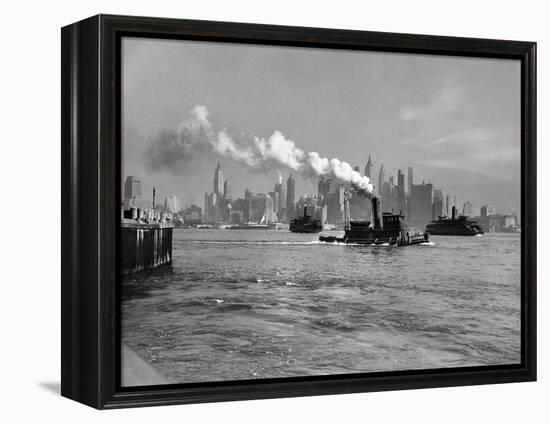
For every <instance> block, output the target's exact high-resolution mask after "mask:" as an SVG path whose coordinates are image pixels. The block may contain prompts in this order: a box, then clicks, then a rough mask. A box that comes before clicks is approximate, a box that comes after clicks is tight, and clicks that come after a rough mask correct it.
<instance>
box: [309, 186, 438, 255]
mask: <svg viewBox="0 0 550 424" xmlns="http://www.w3.org/2000/svg"><path fill="white" fill-rule="evenodd" d="M349 197H350V195H349V192H346V193H345V196H344V236H343V237H335V236H320V237H319V240H320V241H324V242H327V243H348V244H371V245H372V244H374V245H380V244H382V245H388V246H411V245H413V244H421V243H426V242H429V240H430V235H429V233H427V232H421V231H420V230H419V229H417V228H410V227H408V226H407V224H405V216H404V215H403V214H402V213H399V214H394V213H388V212H385V213H383V214H380V199H379V198H378V197H373V198H372V200H371V202H372V216H373V221H374V222H373V225H371V223H370V221H351V220H350V218H349V216H350V215H349Z"/></svg>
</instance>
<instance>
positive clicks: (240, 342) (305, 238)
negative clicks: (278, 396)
mask: <svg viewBox="0 0 550 424" xmlns="http://www.w3.org/2000/svg"><path fill="white" fill-rule="evenodd" d="M330 234H333V235H341V234H342V233H338V232H330ZM317 240H318V235H317V234H293V233H289V232H287V231H273V230H271V231H269V230H183V229H175V230H174V241H173V243H174V244H173V265H172V267H169V268H164V269H160V270H154V271H151V272H145V273H141V274H137V275H132V276H127V277H124V279H123V281H122V299H123V300H122V341H123V342H124V343H125V344H126V345H127V346H129V347H130V348H131V349H132V350H133V351H134V352H136V353H137V354H138V355H139V356H140V357H141V358H142V359H144V360H145V361H146V362H147V363H149V364H150V365H151V367H152V368H153V369H154V370H156V371H157V372H158V374H160V375H161V376H162V377H164V378H165V379H166V381H167V382H170V383H191V382H205V381H223V380H243V379H255V378H272V377H293V376H306V375H327V374H346V373H357V372H374V371H394V370H407V369H429V368H442V367H462V366H477V365H502V364H513V363H519V362H520V351H521V349H520V235H519V234H486V235H484V236H482V237H443V236H432V237H431V243H430V244H425V245H419V246H410V247H392V246H351V245H333V244H324V243H319V242H318V241H317Z"/></svg>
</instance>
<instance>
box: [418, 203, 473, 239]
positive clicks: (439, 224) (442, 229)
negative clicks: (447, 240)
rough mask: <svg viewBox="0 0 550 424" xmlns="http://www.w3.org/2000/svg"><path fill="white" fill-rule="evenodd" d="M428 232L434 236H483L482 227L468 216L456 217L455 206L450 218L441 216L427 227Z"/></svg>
mask: <svg viewBox="0 0 550 424" xmlns="http://www.w3.org/2000/svg"><path fill="white" fill-rule="evenodd" d="M426 231H427V232H429V233H430V234H432V235H434V236H477V235H481V234H483V228H482V227H481V225H480V224H479V223H478V222H477V221H474V220H473V219H471V218H468V217H467V216H464V215H460V216H458V217H457V216H456V208H455V207H454V206H453V210H452V215H451V217H450V218H448V217H445V216H440V217H439V218H438V219H437V220H434V221H432V222H430V223H429V224H428V225H426Z"/></svg>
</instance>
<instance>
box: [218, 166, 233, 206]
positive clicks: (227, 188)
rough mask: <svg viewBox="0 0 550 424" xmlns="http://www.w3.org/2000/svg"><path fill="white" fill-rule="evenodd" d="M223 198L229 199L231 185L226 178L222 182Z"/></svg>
mask: <svg viewBox="0 0 550 424" xmlns="http://www.w3.org/2000/svg"><path fill="white" fill-rule="evenodd" d="M220 172H221V171H220ZM223 198H224V199H225V200H231V186H230V185H229V181H228V180H225V181H224V183H223Z"/></svg>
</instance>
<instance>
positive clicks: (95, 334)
mask: <svg viewBox="0 0 550 424" xmlns="http://www.w3.org/2000/svg"><path fill="white" fill-rule="evenodd" d="M124 35H132V36H139V37H149V38H172V39H187V40H204V41H216V42H237V43H252V44H260V45H262V44H263V45H270V44H271V45H279V46H302V47H313V48H314V47H322V48H329V49H347V50H367V51H385V52H402V53H423V54H430V55H451V56H468V57H480V58H481V57H483V58H510V59H518V60H520V61H521V147H522V148H521V194H522V209H521V223H522V234H521V248H522V252H521V344H522V349H521V358H522V359H521V364H519V365H506V366H483V367H465V368H445V369H430V370H421V371H400V372H378V373H368V374H348V375H332V376H319V377H300V378H284V379H269V380H246V381H244V380H243V381H228V382H217V383H204V384H202V383H200V384H199V383H193V384H177V385H172V384H171V385H162V386H139V387H134V388H121V386H120V359H119V358H120V355H119V353H120V326H119V324H120V322H119V321H120V320H119V317H120V298H119V296H120V290H119V285H118V283H119V274H118V269H117V268H118V265H117V264H118V257H119V247H118V239H119V230H120V229H119V226H120V223H119V221H120V219H119V217H120V211H119V205H120V190H119V189H120V185H119V184H120V97H121V93H120V54H119V53H120V51H119V50H120V49H119V47H120V40H121V37H122V36H124ZM61 45H62V60H61V69H62V74H61V79H62V92H61V100H62V102H61V103H62V106H61V117H62V124H61V136H62V137H61V146H62V149H61V150H62V153H61V154H62V158H61V159H62V171H61V181H62V202H61V210H62V232H61V238H62V264H61V270H62V281H61V298H62V302H61V303H62V310H61V313H62V323H61V330H62V345H61V352H62V357H61V365H62V367H61V394H62V395H63V396H65V397H68V398H71V399H74V400H76V401H78V402H82V403H84V404H86V405H89V406H92V407H94V408H99V409H103V408H120V407H135V406H147V405H168V404H182V403H197V402H214V401H230V400H243V399H262V398H277V397H290V396H309V395H326V394H338V393H354V392H365V391H381V390H402V389H415V388H427V387H444V386H461V385H476V384H494V383H508V382H523V381H535V380H536V354H537V344H536V342H537V339H536V206H537V205H536V43H534V42H524V41H503V40H488V39H472V38H458V37H441V36H427V35H410V34H392V33H382V32H364V31H349V30H335V29H319V28H303V27H287V26H273V25H257V24H242V23H229V22H209V21H196V20H180V19H161V18H145V17H130V16H113V15H97V16H94V17H91V18H88V19H85V20H83V21H80V22H77V23H74V24H72V25H69V26H66V27H64V28H62V31H61Z"/></svg>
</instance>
